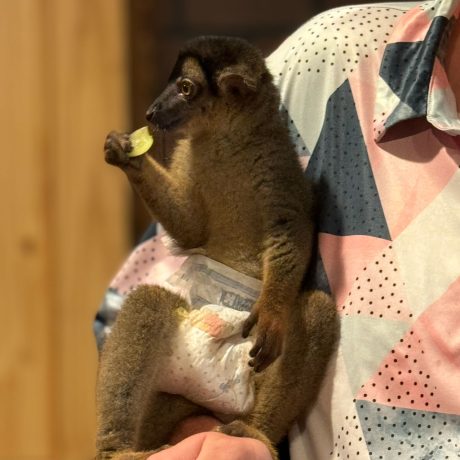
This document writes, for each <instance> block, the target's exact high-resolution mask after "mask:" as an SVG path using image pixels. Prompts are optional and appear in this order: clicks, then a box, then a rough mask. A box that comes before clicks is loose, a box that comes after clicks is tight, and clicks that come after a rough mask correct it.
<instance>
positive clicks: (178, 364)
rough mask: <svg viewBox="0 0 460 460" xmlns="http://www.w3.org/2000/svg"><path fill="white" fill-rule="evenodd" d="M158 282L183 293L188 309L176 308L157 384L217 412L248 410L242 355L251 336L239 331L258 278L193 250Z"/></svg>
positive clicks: (247, 372) (249, 379)
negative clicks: (177, 318) (169, 345)
mask: <svg viewBox="0 0 460 460" xmlns="http://www.w3.org/2000/svg"><path fill="white" fill-rule="evenodd" d="M163 286H164V287H167V288H168V289H170V290H172V291H174V292H176V293H178V294H180V295H182V296H183V297H185V298H186V299H187V300H188V301H189V302H190V304H191V305H192V307H193V309H192V310H191V311H186V310H179V311H178V315H179V316H180V318H181V322H180V325H179V330H178V334H177V338H176V342H175V343H174V346H173V348H174V352H173V354H172V356H170V357H169V360H168V363H167V365H166V367H165V369H164V370H163V371H162V373H161V376H160V378H161V381H160V382H159V385H160V388H159V389H160V390H161V391H165V392H167V393H173V394H180V395H182V396H184V397H186V398H187V399H189V400H191V401H193V402H196V403H197V404H199V405H201V406H203V407H206V408H208V409H210V410H211V411H213V412H217V413H221V414H232V415H238V414H243V413H246V412H248V411H249V410H251V408H252V407H253V404H254V381H253V371H252V369H251V368H250V367H249V366H248V360H249V350H250V349H251V348H252V344H253V340H252V338H251V337H248V338H247V339H243V338H242V337H241V332H242V329H243V324H244V321H245V319H246V318H247V317H248V315H249V310H250V308H251V306H252V304H253V303H254V301H255V300H256V299H257V297H258V294H259V289H260V281H258V280H256V279H253V278H250V277H247V276H245V275H242V274H240V273H238V272H236V271H235V270H232V269H230V268H229V267H227V266H225V265H222V264H220V263H218V262H215V261H213V260H211V259H208V258H206V257H204V256H197V255H194V256H190V257H189V258H188V259H187V260H186V261H185V262H184V265H183V266H182V267H181V269H180V270H179V271H178V272H176V273H175V274H174V275H173V276H172V277H170V278H169V279H168V281H167V282H166V283H163ZM226 305H231V307H230V306H226ZM232 307H233V308H232ZM235 307H236V308H237V309H235ZM240 310H242V311H240Z"/></svg>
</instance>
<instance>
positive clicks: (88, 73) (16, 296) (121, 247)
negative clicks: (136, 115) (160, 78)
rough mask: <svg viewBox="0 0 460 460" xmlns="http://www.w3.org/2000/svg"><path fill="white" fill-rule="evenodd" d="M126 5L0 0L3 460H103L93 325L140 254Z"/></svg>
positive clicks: (94, 0) (93, 0)
mask: <svg viewBox="0 0 460 460" xmlns="http://www.w3.org/2000/svg"><path fill="white" fill-rule="evenodd" d="M125 9H126V5H125V2H124V0H65V1H63V0H14V1H11V0H0V66H1V71H0V101H1V104H0V130H1V131H0V132H1V163H0V216H1V225H0V242H1V243H0V245H1V246H0V248H1V262H0V309H1V310H0V312H1V316H0V460H38V459H40V460H73V459H75V460H77V459H78V460H85V459H90V458H91V456H92V454H93V444H94V439H93V438H94V431H95V422H94V385H95V375H96V361H97V356H96V347H95V343H94V339H93V335H92V329H91V328H92V320H93V317H94V314H95V311H96V310H97V307H98V304H99V302H100V301H101V299H102V296H103V293H104V289H105V287H106V286H107V283H108V282H109V280H110V278H111V276H112V275H114V273H115V271H116V269H117V268H118V265H119V264H120V263H121V261H122V259H123V257H124V256H125V255H126V252H127V250H128V220H129V216H128V199H127V198H129V196H130V192H129V191H128V189H127V185H126V181H125V180H124V178H123V177H122V176H121V173H119V172H118V171H115V170H114V169H112V168H110V167H109V166H107V165H105V163H104V161H103V151H102V145H103V141H104V138H105V135H106V133H107V132H108V131H109V130H110V129H119V130H121V129H127V128H128V127H129V126H127V125H128V118H127V107H128V101H127V90H126V86H127V85H126V83H127V75H126V74H127V66H126V50H125V47H126V46H127V40H126V25H125V18H126V14H125Z"/></svg>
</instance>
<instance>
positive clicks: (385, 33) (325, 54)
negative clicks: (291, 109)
mask: <svg viewBox="0 0 460 460" xmlns="http://www.w3.org/2000/svg"><path fill="white" fill-rule="evenodd" d="M402 14H403V12H402V11H401V10H399V9H397V8H379V9H377V10H369V9H368V8H365V7H360V6H348V7H342V8H336V9H334V10H330V11H326V12H324V13H322V14H320V15H318V16H316V17H315V18H314V19H312V20H311V21H310V22H309V23H308V25H307V26H308V27H305V28H304V29H303V30H302V34H299V36H298V37H297V41H295V42H293V44H292V45H291V47H290V49H289V50H288V53H287V55H286V57H285V61H284V64H285V67H284V69H283V70H280V71H279V74H278V75H277V76H278V77H283V76H287V75H290V76H301V75H302V74H308V75H312V76H315V75H317V76H320V75H321V73H322V72H324V71H329V70H330V69H332V68H333V69H334V72H337V73H340V72H344V73H352V72H354V71H355V69H356V67H357V65H358V64H359V62H360V60H361V59H366V58H368V57H369V55H370V54H371V53H372V52H375V51H377V50H378V48H379V46H382V45H384V44H386V43H387V41H388V38H389V36H390V34H391V31H392V28H393V25H394V21H395V19H396V18H398V17H399V16H401V15H402ZM370 34H372V38H371V39H369V35H370Z"/></svg>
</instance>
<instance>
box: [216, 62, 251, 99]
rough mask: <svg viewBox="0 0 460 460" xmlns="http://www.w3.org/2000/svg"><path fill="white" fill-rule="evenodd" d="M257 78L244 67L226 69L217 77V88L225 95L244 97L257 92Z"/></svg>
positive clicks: (237, 66)
mask: <svg viewBox="0 0 460 460" xmlns="http://www.w3.org/2000/svg"><path fill="white" fill-rule="evenodd" d="M257 80H258V79H257V77H256V76H254V75H252V73H251V72H250V71H249V69H248V68H247V67H246V66H244V65H236V66H231V67H226V68H225V69H223V70H222V71H221V72H220V74H219V75H218V77H217V86H218V87H219V89H220V90H221V91H222V92H224V93H227V94H233V95H241V96H244V95H246V94H248V93H253V92H255V91H256V90H257V83H258V81H257Z"/></svg>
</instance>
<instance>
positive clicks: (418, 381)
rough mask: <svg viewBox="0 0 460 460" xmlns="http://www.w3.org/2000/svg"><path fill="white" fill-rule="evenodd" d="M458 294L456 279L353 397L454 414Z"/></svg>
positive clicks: (459, 374) (459, 408) (458, 410)
mask: <svg viewBox="0 0 460 460" xmlns="http://www.w3.org/2000/svg"><path fill="white" fill-rule="evenodd" d="M459 298H460V278H459V279H457V281H456V282H454V283H453V284H452V285H451V286H450V287H449V289H448V290H447V291H446V292H445V293H444V295H443V296H442V297H441V298H440V299H439V300H438V301H437V302H435V303H434V304H432V305H431V306H430V307H429V308H428V309H427V310H426V311H425V312H424V313H423V314H422V315H421V316H420V317H419V318H418V320H417V321H416V322H415V323H414V325H413V327H412V329H410V330H409V331H408V332H407V334H406V335H405V336H404V337H403V338H401V339H400V341H399V343H398V344H397V345H396V346H395V347H394V348H393V350H391V353H390V354H389V355H388V356H387V357H386V358H385V359H384V360H383V362H382V363H381V365H380V367H379V369H378V370H377V372H376V373H375V374H374V376H373V377H372V378H371V379H370V380H369V381H368V382H367V383H366V384H365V385H363V386H362V388H361V390H360V391H359V393H358V395H357V398H358V399H365V400H368V401H372V402H376V403H379V404H385V405H389V406H396V407H406V408H411V409H417V410H424V411H432V412H442V413H451V414H460V399H459V398H458V382H460V338H459V334H458V331H460V309H459V308H460V307H459V304H458V299H459Z"/></svg>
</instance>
